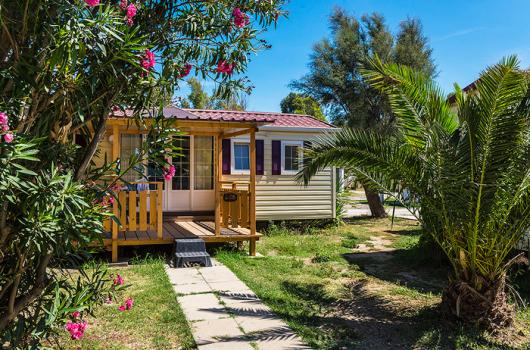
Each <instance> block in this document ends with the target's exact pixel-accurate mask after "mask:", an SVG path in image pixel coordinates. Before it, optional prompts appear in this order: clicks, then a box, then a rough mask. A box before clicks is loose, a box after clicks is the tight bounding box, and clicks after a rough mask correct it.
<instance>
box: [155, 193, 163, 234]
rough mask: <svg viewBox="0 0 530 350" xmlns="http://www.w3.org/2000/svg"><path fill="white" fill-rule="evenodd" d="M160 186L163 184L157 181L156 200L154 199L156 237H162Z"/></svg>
mask: <svg viewBox="0 0 530 350" xmlns="http://www.w3.org/2000/svg"><path fill="white" fill-rule="evenodd" d="M162 186H163V184H162V183H158V184H157V186H156V193H157V195H156V196H157V201H156V207H157V210H156V212H157V216H156V233H157V236H158V238H162V237H163V235H164V234H163V224H164V219H163V217H162V210H163V208H162V196H163V194H162Z"/></svg>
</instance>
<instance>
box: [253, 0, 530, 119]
mask: <svg viewBox="0 0 530 350" xmlns="http://www.w3.org/2000/svg"><path fill="white" fill-rule="evenodd" d="M335 6H341V7H343V8H345V9H347V10H348V11H350V13H352V14H354V15H356V16H358V17H360V16H362V15H363V14H366V13H371V12H378V13H381V14H383V15H384V17H385V18H386V21H387V25H388V26H389V28H390V29H391V31H392V32H395V31H396V30H397V28H398V25H399V22H401V21H402V20H403V19H406V18H407V17H413V18H419V19H420V20H421V22H422V24H423V27H424V33H425V35H426V36H427V37H428V38H429V43H430V46H431V47H432V49H433V57H434V59H435V63H436V65H437V69H438V72H439V73H438V77H437V78H436V79H437V81H438V83H439V84H440V85H441V86H442V88H443V89H444V90H446V91H450V90H451V89H452V86H453V83H454V82H457V83H458V84H460V85H461V86H465V85H467V84H468V83H470V82H471V81H473V80H474V79H475V78H476V77H477V76H478V74H479V73H480V71H482V70H483V69H484V68H485V67H486V66H487V65H490V64H493V63H495V62H497V61H499V60H500V59H501V58H502V57H503V56H506V55H509V54H517V55H518V56H519V58H520V59H521V61H522V65H523V67H529V66H530V24H529V17H528V16H529V14H530V1H528V0H502V1H499V0H496V1H494V0H482V1H479V0H468V1H465V0H460V1H455V0H443V1H442V0H336V1H330V0H291V2H290V3H289V4H288V5H287V10H288V11H289V17H288V18H281V19H280V20H279V22H278V26H277V29H271V30H270V31H269V32H268V33H267V34H266V35H265V39H267V40H268V41H269V43H270V44H272V49H270V50H267V51H262V52H260V53H259V54H258V55H257V56H255V57H253V60H252V62H251V63H250V65H249V69H248V72H247V76H248V77H249V78H250V80H251V81H252V85H254V86H255V88H254V91H253V93H252V94H251V95H250V96H249V97H248V102H249V106H248V110H252V111H279V108H280V107H279V104H280V101H281V99H282V98H283V97H284V96H285V95H287V94H288V93H289V91H290V89H289V87H288V86H287V85H288V84H289V82H290V81H292V80H294V79H298V78H300V77H301V76H303V75H304V74H305V73H306V72H307V63H308V60H309V55H310V53H311V49H312V46H313V44H314V43H315V42H316V41H318V40H320V39H321V38H323V37H325V36H327V35H329V28H328V16H329V14H330V13H331V11H332V9H333V8H334V7H335Z"/></svg>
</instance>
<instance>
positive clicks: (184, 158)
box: [171, 136, 190, 190]
mask: <svg viewBox="0 0 530 350" xmlns="http://www.w3.org/2000/svg"><path fill="white" fill-rule="evenodd" d="M173 144H174V146H175V147H177V148H178V150H177V151H176V153H178V155H177V156H175V157H173V160H172V164H173V165H174V166H175V176H174V177H173V179H172V180H171V189H172V190H189V189H190V137H189V136H180V137H178V138H176V140H175V141H174V142H173Z"/></svg>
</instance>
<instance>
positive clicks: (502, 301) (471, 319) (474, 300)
mask: <svg viewBox="0 0 530 350" xmlns="http://www.w3.org/2000/svg"><path fill="white" fill-rule="evenodd" d="M477 279H480V280H481V285H482V288H480V289H478V288H477V289H475V288H473V287H472V286H471V285H470V284H469V283H467V282H466V281H462V280H450V281H449V284H448V286H447V289H446V290H445V291H444V293H443V296H442V305H443V306H444V308H445V311H446V312H448V313H450V314H451V315H453V316H456V317H457V318H458V319H459V320H461V321H463V322H464V323H467V324H469V325H473V326H476V327H480V328H482V329H486V330H488V331H490V332H494V333H495V332H498V331H502V330H505V329H506V328H509V327H511V326H513V325H514V321H515V308H514V306H513V305H511V304H509V303H508V302H507V295H506V290H505V289H506V280H505V277H502V278H499V279H498V280H496V281H493V282H489V283H488V282H487V281H485V280H484V279H483V278H480V277H479V278H477Z"/></svg>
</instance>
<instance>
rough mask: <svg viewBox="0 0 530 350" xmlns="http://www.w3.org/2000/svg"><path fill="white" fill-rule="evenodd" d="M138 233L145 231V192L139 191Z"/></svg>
mask: <svg viewBox="0 0 530 350" xmlns="http://www.w3.org/2000/svg"><path fill="white" fill-rule="evenodd" d="M139 226H140V231H147V192H146V191H140V225H139Z"/></svg>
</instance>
